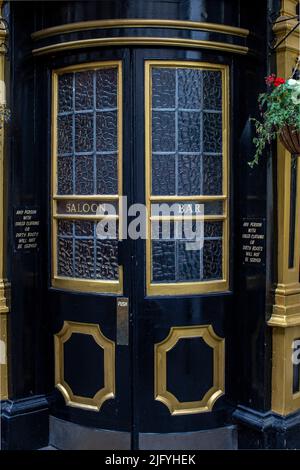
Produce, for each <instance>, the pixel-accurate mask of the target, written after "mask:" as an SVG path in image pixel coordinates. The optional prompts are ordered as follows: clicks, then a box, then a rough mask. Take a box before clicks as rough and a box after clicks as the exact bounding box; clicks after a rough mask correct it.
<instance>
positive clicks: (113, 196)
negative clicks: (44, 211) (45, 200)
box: [53, 194, 119, 201]
mask: <svg viewBox="0 0 300 470" xmlns="http://www.w3.org/2000/svg"><path fill="white" fill-rule="evenodd" d="M53 199H56V200H58V201H64V200H67V201H72V200H73V199H74V200H79V201H85V200H86V201H118V200H119V195H118V194H111V195H109V194H103V195H102V196H101V195H100V194H95V195H90V194H89V195H86V196H84V195H81V194H73V195H72V194H70V195H67V196H65V195H60V194H54V195H53Z"/></svg>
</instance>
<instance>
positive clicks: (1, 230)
mask: <svg viewBox="0 0 300 470" xmlns="http://www.w3.org/2000/svg"><path fill="white" fill-rule="evenodd" d="M2 7H3V1H0V16H2ZM5 27H6V25H5V23H4V22H1V29H0V42H1V44H2V45H1V47H0V97H1V98H0V108H4V107H5V105H6V98H5V52H6V48H5V46H4V44H5V41H6V38H7V31H6V29H5ZM4 139H5V129H4V119H1V122H0V400H5V399H7V398H8V367H7V340H8V335H7V315H8V313H9V304H10V284H9V283H8V280H7V279H6V250H5V247H6V217H7V214H6V202H5V188H6V180H5V176H4V175H5V147H4Z"/></svg>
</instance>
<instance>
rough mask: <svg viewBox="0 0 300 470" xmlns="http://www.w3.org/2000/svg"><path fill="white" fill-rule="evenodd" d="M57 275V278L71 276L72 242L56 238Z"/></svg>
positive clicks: (67, 239)
mask: <svg viewBox="0 0 300 470" xmlns="http://www.w3.org/2000/svg"><path fill="white" fill-rule="evenodd" d="M57 273H58V275H59V276H66V277H72V276H73V240H72V239H69V238H61V237H58V240H57Z"/></svg>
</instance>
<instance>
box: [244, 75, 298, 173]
mask: <svg viewBox="0 0 300 470" xmlns="http://www.w3.org/2000/svg"><path fill="white" fill-rule="evenodd" d="M297 78H298V77H297ZM265 80H266V84H267V86H268V90H267V92H266V93H261V94H260V95H259V97H258V103H259V109H260V115H261V118H260V120H258V119H252V120H253V121H254V124H255V129H256V137H254V139H253V143H254V145H255V147H256V152H255V155H254V158H253V160H252V161H251V162H249V165H250V166H251V168H253V166H254V165H256V164H258V162H259V158H260V156H261V155H262V153H263V151H264V149H265V147H266V145H267V144H270V143H271V141H272V140H274V139H275V138H276V137H278V136H279V135H280V133H281V132H282V131H283V130H284V128H285V127H286V126H290V127H291V128H292V129H293V132H299V131H300V79H294V78H290V79H288V80H285V79H284V78H281V77H276V76H275V74H272V75H269V76H268V77H266V79H265Z"/></svg>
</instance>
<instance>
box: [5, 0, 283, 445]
mask: <svg viewBox="0 0 300 470" xmlns="http://www.w3.org/2000/svg"><path fill="white" fill-rule="evenodd" d="M21 3H22V2H11V4H10V24H11V25H13V29H12V30H11V31H10V35H11V50H10V54H11V80H12V85H11V96H12V103H11V108H12V109H11V111H12V116H13V120H14V122H13V127H14V135H15V137H14V138H13V139H12V146H11V162H10V167H9V171H10V175H11V181H12V184H13V188H14V189H13V191H11V192H10V197H9V207H10V210H11V213H12V214H15V213H16V210H22V209H27V210H30V209H32V208H36V209H37V211H38V214H39V222H40V234H39V242H38V247H37V248H36V249H35V248H32V249H28V250H19V251H18V250H16V247H15V246H14V237H15V232H14V230H15V228H14V227H13V221H11V230H10V234H11V235H10V236H11V240H10V242H9V243H10V250H11V263H10V265H11V268H10V270H11V272H10V278H11V284H12V312H14V316H11V320H10V321H11V331H13V332H14V333H13V335H12V338H11V351H15V352H13V353H11V358H10V370H11V391H10V399H11V400H15V401H16V402H18V401H20V400H21V399H25V397H31V398H30V400H31V402H30V403H29V402H28V403H29V404H28V416H31V418H28V419H31V420H32V421H31V422H32V423H35V425H38V426H40V429H41V430H42V431H41V433H40V435H41V436H42V435H45V433H46V431H45V429H46V427H47V423H48V416H50V418H49V419H50V437H49V442H50V444H51V445H53V446H55V447H58V448H61V449H77V448H84V449H91V448H95V449H101V448H104V449H131V448H133V449H188V448H190V449H193V448H194V449H202V448H203V449H230V448H237V446H238V438H237V432H238V426H237V423H238V422H239V423H242V424H240V427H239V432H240V433H241V434H240V436H242V437H240V439H244V440H242V441H241V442H243V444H245V442H246V441H247V440H248V441H249V442H250V441H251V439H252V437H251V432H250V431H248V424H249V423H251V416H250V415H251V410H254V411H253V413H254V414H255V413H256V412H257V413H266V412H267V411H268V410H270V406H271V405H270V390H271V362H270V351H271V336H270V332H269V330H270V329H269V327H268V326H267V324H266V320H265V312H266V311H267V300H266V299H267V297H266V293H267V286H268V283H269V281H270V278H271V270H270V266H271V250H270V249H269V247H270V246H271V242H272V240H271V238H272V234H271V233H268V230H267V227H268V226H269V222H270V221H271V216H272V200H271V198H270V194H269V192H268V191H269V189H267V188H268V186H267V181H268V178H269V171H270V169H269V170H267V165H266V163H265V162H262V163H261V166H260V168H259V169H258V170H256V169H254V170H250V169H249V166H248V164H247V162H248V161H249V160H250V159H251V158H252V153H253V148H252V144H251V141H252V138H253V128H252V124H251V122H250V121H249V118H250V117H251V116H254V115H255V114H256V112H257V111H256V97H257V95H258V93H259V91H260V90H261V88H262V86H263V77H264V76H265V75H267V72H268V70H267V67H268V61H269V57H268V50H267V44H268V41H269V31H267V27H266V18H267V7H268V5H267V3H268V2H266V1H262V2H254V3H253V2H240V1H234V0H223V1H214V0H213V1H211V0H210V1H197V0H189V1H180V0H173V1H171V2H169V1H168V2H167V1H163V0H162V1H145V2H141V1H139V0H136V1H134V0H132V1H128V2H122V1H118V0H111V1H97V2H95V1H86V2H80V1H78V2H32V3H30V2H28V6H27V7H26V9H23V8H22V4H21ZM269 3H270V2H269ZM54 4H55V5H54ZM274 9H276V8H275V7H274ZM124 196H125V197H126V198H124ZM106 204H108V205H109V206H110V207H112V209H113V214H111V213H110V215H107V214H106V213H105V211H104V212H101V210H100V212H99V207H100V206H101V207H104V206H105V205H106ZM133 204H142V205H144V206H145V207H146V209H147V211H146V215H145V217H146V220H145V234H144V235H145V236H144V237H143V236H142V237H138V236H137V237H136V238H133V237H131V236H130V233H129V232H130V230H129V228H130V226H131V228H132V227H133V226H135V228H136V226H137V225H138V222H137V217H138V215H139V213H138V212H137V211H135V209H130V208H131V207H132V205H133ZM154 204H164V205H165V207H171V205H174V206H173V207H176V208H178V210H179V212H178V213H176V210H177V209H173V212H172V211H171V212H170V214H169V215H167V216H166V215H163V216H162V215H161V214H160V212H159V211H158V212H156V211H155V209H154V208H153V207H154V206H153V205H154ZM183 207H184V208H185V209H184V210H187V211H189V220H191V221H192V222H193V223H196V222H197V221H201V223H202V229H203V230H202V236H201V237H202V238H201V242H200V243H199V244H198V245H197V246H193V247H192V248H191V246H190V244H189V242H187V240H186V239H185V236H184V235H182V236H178V231H179V217H178V216H179V215H180V211H182V210H183V209H182V208H183ZM14 220H15V219H14ZM104 221H106V222H109V223H110V224H112V225H113V226H114V227H115V234H114V235H112V236H109V237H107V239H105V240H104V239H101V238H99V236H98V227H99V223H103V222H104ZM165 221H167V222H168V224H169V228H170V230H169V233H168V235H167V237H163V236H162V230H163V228H162V227H163V222H165ZM253 223H254V224H255V223H258V224H259V227H260V228H261V233H262V234H263V239H264V240H265V241H267V240H268V243H265V244H263V245H262V246H263V247H262V248H261V252H260V253H261V257H260V258H259V262H257V263H254V264H255V265H253V264H252V265H251V263H250V262H248V261H249V260H248V258H247V259H246V256H245V251H244V249H243V245H245V237H244V238H243V234H245V233H248V232H247V230H246V229H245V227H248V225H247V224H253ZM132 224H133V225H132ZM134 224H135V225H134ZM245 224H246V225H245ZM141 225H143V224H141ZM250 226H252V225H250ZM253 226H254V225H253ZM138 231H139V229H137V232H138ZM128 233H129V236H128ZM135 233H136V232H135ZM16 292H17V293H16ZM16 325H18V328H17V327H16ZM21 331H22V333H21ZM21 335H24V337H23V338H22V340H21V339H20V336H21ZM25 352H26V353H25ZM33 364H34V367H33ZM35 397H36V398H35ZM24 403H25V402H24ZM24 406H25V405H24ZM30 407H31V408H30ZM237 408H239V409H240V410H242V411H243V412H244V413H245V414H244V415H243V416H244V418H243V419H244V420H243V419H242V418H241V414H242V411H240V415H238V414H237V413H236V410H237ZM247 410H250V411H249V416H248V415H247ZM33 414H34V415H35V417H34V418H33V417H32V416H33ZM16 416H17V413H16V415H15V416H14V417H10V419H8V418H7V423H8V424H7V426H8V427H9V426H12V427H13V423H12V422H13V420H14V419H15V422H17V421H18V418H17V417H16ZM233 416H235V418H234V417H233ZM237 416H238V417H237ZM238 418H239V419H240V421H239V419H238ZM34 420H36V421H34ZM247 420H248V421H247ZM10 423H11V424H10ZM245 423H246V424H245ZM244 425H245V429H246V431H245V430H244V428H243V426H244ZM20 426H21V425H20ZM32 426H33V427H34V425H32ZM249 426H250V424H249ZM16 427H18V424H16ZM255 432H256V431H255ZM244 436H246V437H244ZM260 438H261V437H258V439H260ZM24 439H25V440H26V438H24ZM30 439H31V438H30ZM30 439H29V440H30ZM33 441H34V442H36V440H35V439H34V438H32V442H33ZM37 441H38V439H37ZM248 441H247V442H248ZM41 444H42V442H41ZM32 445H37V444H30V443H25V444H24V446H25V447H26V446H29V447H30V446H32Z"/></svg>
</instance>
